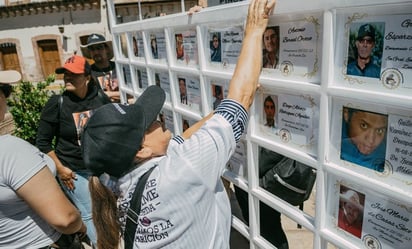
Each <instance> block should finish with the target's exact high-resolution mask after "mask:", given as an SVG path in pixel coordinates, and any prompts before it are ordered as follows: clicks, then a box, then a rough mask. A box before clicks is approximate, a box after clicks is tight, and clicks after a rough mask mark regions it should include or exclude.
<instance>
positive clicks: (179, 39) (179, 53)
mask: <svg viewBox="0 0 412 249" xmlns="http://www.w3.org/2000/svg"><path fill="white" fill-rule="evenodd" d="M175 40H176V59H178V60H183V59H184V56H185V51H184V48H183V35H182V34H176V35H175Z"/></svg>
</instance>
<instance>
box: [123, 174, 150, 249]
mask: <svg viewBox="0 0 412 249" xmlns="http://www.w3.org/2000/svg"><path fill="white" fill-rule="evenodd" d="M154 168H155V167H152V168H151V169H149V170H148V171H147V172H146V173H144V175H143V176H142V177H140V179H139V182H138V183H137V186H136V188H135V190H134V193H133V197H132V200H131V201H130V207H129V209H128V210H127V220H126V229H125V231H124V245H125V247H124V248H125V249H132V248H133V244H134V236H135V234H136V228H137V223H138V217H139V213H140V208H141V207H140V204H141V201H142V195H143V190H144V187H145V185H146V182H147V178H149V176H150V173H152V171H153V170H154Z"/></svg>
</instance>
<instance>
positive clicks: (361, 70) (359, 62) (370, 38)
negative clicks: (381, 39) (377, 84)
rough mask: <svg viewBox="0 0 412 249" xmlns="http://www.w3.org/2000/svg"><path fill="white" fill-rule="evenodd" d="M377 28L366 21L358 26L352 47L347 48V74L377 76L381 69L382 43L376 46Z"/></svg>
mask: <svg viewBox="0 0 412 249" xmlns="http://www.w3.org/2000/svg"><path fill="white" fill-rule="evenodd" d="M377 36H378V33H377V30H376V28H375V26H374V25H373V24H370V23H366V24H363V25H361V26H360V27H359V29H358V31H357V34H356V38H355V42H354V47H352V48H349V53H350V54H351V51H353V55H352V56H351V55H349V56H348V66H347V71H346V73H347V75H354V76H362V77H370V78H379V77H380V71H381V61H380V57H381V53H382V44H381V43H379V44H380V46H379V47H377V46H376V45H377Z"/></svg>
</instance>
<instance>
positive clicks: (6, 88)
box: [0, 84, 12, 98]
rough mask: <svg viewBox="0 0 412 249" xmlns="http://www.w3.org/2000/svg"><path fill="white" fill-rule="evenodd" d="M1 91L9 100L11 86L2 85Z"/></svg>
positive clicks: (0, 85)
mask: <svg viewBox="0 0 412 249" xmlns="http://www.w3.org/2000/svg"><path fill="white" fill-rule="evenodd" d="M0 91H2V92H3V94H4V97H6V98H8V97H9V96H10V94H11V91H12V86H11V85H9V84H0Z"/></svg>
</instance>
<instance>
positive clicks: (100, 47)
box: [87, 44, 105, 51]
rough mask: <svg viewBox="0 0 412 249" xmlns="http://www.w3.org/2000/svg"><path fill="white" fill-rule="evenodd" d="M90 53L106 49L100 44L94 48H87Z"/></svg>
mask: <svg viewBox="0 0 412 249" xmlns="http://www.w3.org/2000/svg"><path fill="white" fill-rule="evenodd" d="M87 48H88V49H89V50H90V51H95V50H103V49H104V48H105V47H104V45H102V44H100V45H94V46H90V47H87Z"/></svg>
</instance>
